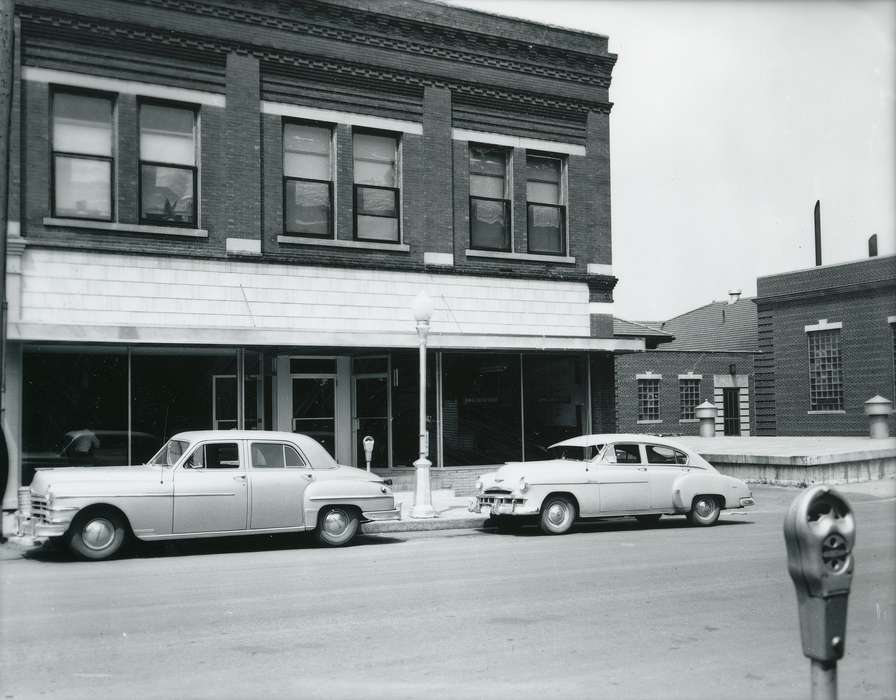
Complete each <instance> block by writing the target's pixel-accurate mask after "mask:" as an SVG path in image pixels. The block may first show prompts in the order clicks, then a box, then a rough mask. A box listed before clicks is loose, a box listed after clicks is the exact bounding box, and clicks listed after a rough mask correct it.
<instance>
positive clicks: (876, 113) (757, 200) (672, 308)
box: [450, 0, 896, 320]
mask: <svg viewBox="0 0 896 700" xmlns="http://www.w3.org/2000/svg"><path fill="white" fill-rule="evenodd" d="M450 2H451V4H454V5H459V6H464V7H470V8H473V9H477V10H483V11H486V12H491V13H496V14H501V15H508V16H512V17H521V18H525V19H529V20H533V21H536V22H544V23H548V24H553V25H557V26H565V27H572V28H575V29H579V30H583V31H589V32H595V33H598V34H603V35H606V36H608V37H609V50H610V51H611V52H613V53H616V54H618V56H619V58H618V61H617V63H616V66H615V68H614V70H613V80H612V84H611V87H610V100H611V101H612V102H613V103H614V106H613V110H612V112H611V115H610V164H611V165H610V167H611V178H612V181H611V182H612V184H611V187H612V221H613V224H612V225H613V231H612V234H613V272H614V274H615V275H616V276H617V277H618V278H619V283H618V284H617V286H616V290H615V293H614V296H615V307H614V308H615V311H614V313H615V315H616V316H620V317H622V318H627V319H629V320H666V319H668V318H671V317H674V316H676V315H678V314H681V313H684V312H685V311H688V310H690V309H693V308H696V307H699V306H703V305H704V304H707V303H709V302H710V301H713V300H722V299H727V295H728V290H729V289H733V288H737V289H741V290H742V291H743V295H744V296H745V297H749V296H754V295H755V293H756V278H757V277H761V276H763V275H769V274H776V273H780V272H787V271H790V270H798V269H804V268H807V267H812V266H813V265H814V264H815V244H814V224H813V210H814V207H815V201H816V200H821V231H822V263H823V264H825V265H827V264H833V263H839V262H848V261H852V260H859V259H862V258H865V257H867V255H868V238H869V236H871V235H872V234H874V233H876V234H877V237H878V252H879V254H880V255H892V254H894V253H896V119H894V90H896V46H894V45H896V2H894V1H893V0H888V1H886V2H884V1H877V2H833V1H832V0H823V1H820V2H810V1H809V0H804V1H794V2H786V1H782V2H773V1H771V0H761V1H760V0H732V1H728V0H703V1H699V2H687V1H684V0H661V1H650V0H637V1H632V0H628V1H626V2H621V1H618V0H577V1H572V0H551V1H548V0H450Z"/></svg>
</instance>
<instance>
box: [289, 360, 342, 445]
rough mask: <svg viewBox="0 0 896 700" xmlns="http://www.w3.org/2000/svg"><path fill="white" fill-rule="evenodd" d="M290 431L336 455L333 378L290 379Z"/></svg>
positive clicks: (334, 389) (303, 377)
mask: <svg viewBox="0 0 896 700" xmlns="http://www.w3.org/2000/svg"><path fill="white" fill-rule="evenodd" d="M292 430H293V432H295V433H303V434H305V435H307V436H309V437H312V438H314V439H315V440H317V441H318V442H319V443H320V444H321V445H323V446H324V448H325V449H326V450H327V452H329V453H330V454H331V455H333V456H334V457H335V455H336V377H313V376H307V375H306V376H298V377H296V376H293V377H292Z"/></svg>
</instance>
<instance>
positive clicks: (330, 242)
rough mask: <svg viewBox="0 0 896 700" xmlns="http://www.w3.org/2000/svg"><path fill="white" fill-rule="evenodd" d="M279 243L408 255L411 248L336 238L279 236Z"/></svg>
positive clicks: (398, 244)
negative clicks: (383, 251) (382, 251)
mask: <svg viewBox="0 0 896 700" xmlns="http://www.w3.org/2000/svg"><path fill="white" fill-rule="evenodd" d="M277 243H289V244H291V245H316V246H323V247H326V248H364V249H366V250H388V251H391V252H393V253H408V252H410V250H411V247H410V246H409V245H407V244H406V243H372V242H368V241H343V240H341V239H339V240H337V239H335V238H309V237H307V236H277Z"/></svg>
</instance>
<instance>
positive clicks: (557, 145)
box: [451, 129, 586, 156]
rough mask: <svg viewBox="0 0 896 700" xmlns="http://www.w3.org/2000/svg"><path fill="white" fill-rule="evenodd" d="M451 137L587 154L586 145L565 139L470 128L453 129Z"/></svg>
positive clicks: (556, 151)
mask: <svg viewBox="0 0 896 700" xmlns="http://www.w3.org/2000/svg"><path fill="white" fill-rule="evenodd" d="M451 138H452V139H454V140H455V141H473V142H475V143H490V144H494V145H495V146H510V147H511V148H525V149H526V150H530V151H548V152H550V153H566V154H568V155H571V156H584V155H586V151H585V147H584V146H580V145H578V144H576V143H564V142H563V141H546V140H544V139H527V138H524V137H522V136H510V135H509V134H494V133H491V132H489V131H471V130H470V129H452V130H451Z"/></svg>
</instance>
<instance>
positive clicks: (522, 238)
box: [510, 148, 529, 253]
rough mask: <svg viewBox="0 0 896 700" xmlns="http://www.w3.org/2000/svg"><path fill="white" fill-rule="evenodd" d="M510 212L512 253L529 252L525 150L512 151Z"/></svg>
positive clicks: (516, 149)
mask: <svg viewBox="0 0 896 700" xmlns="http://www.w3.org/2000/svg"><path fill="white" fill-rule="evenodd" d="M510 179H511V187H512V189H511V192H510V210H511V215H510V218H511V221H512V222H513V252H514V253H527V252H528V251H529V244H528V232H527V231H526V149H525V148H514V149H513V172H512V173H511V178H510Z"/></svg>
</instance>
